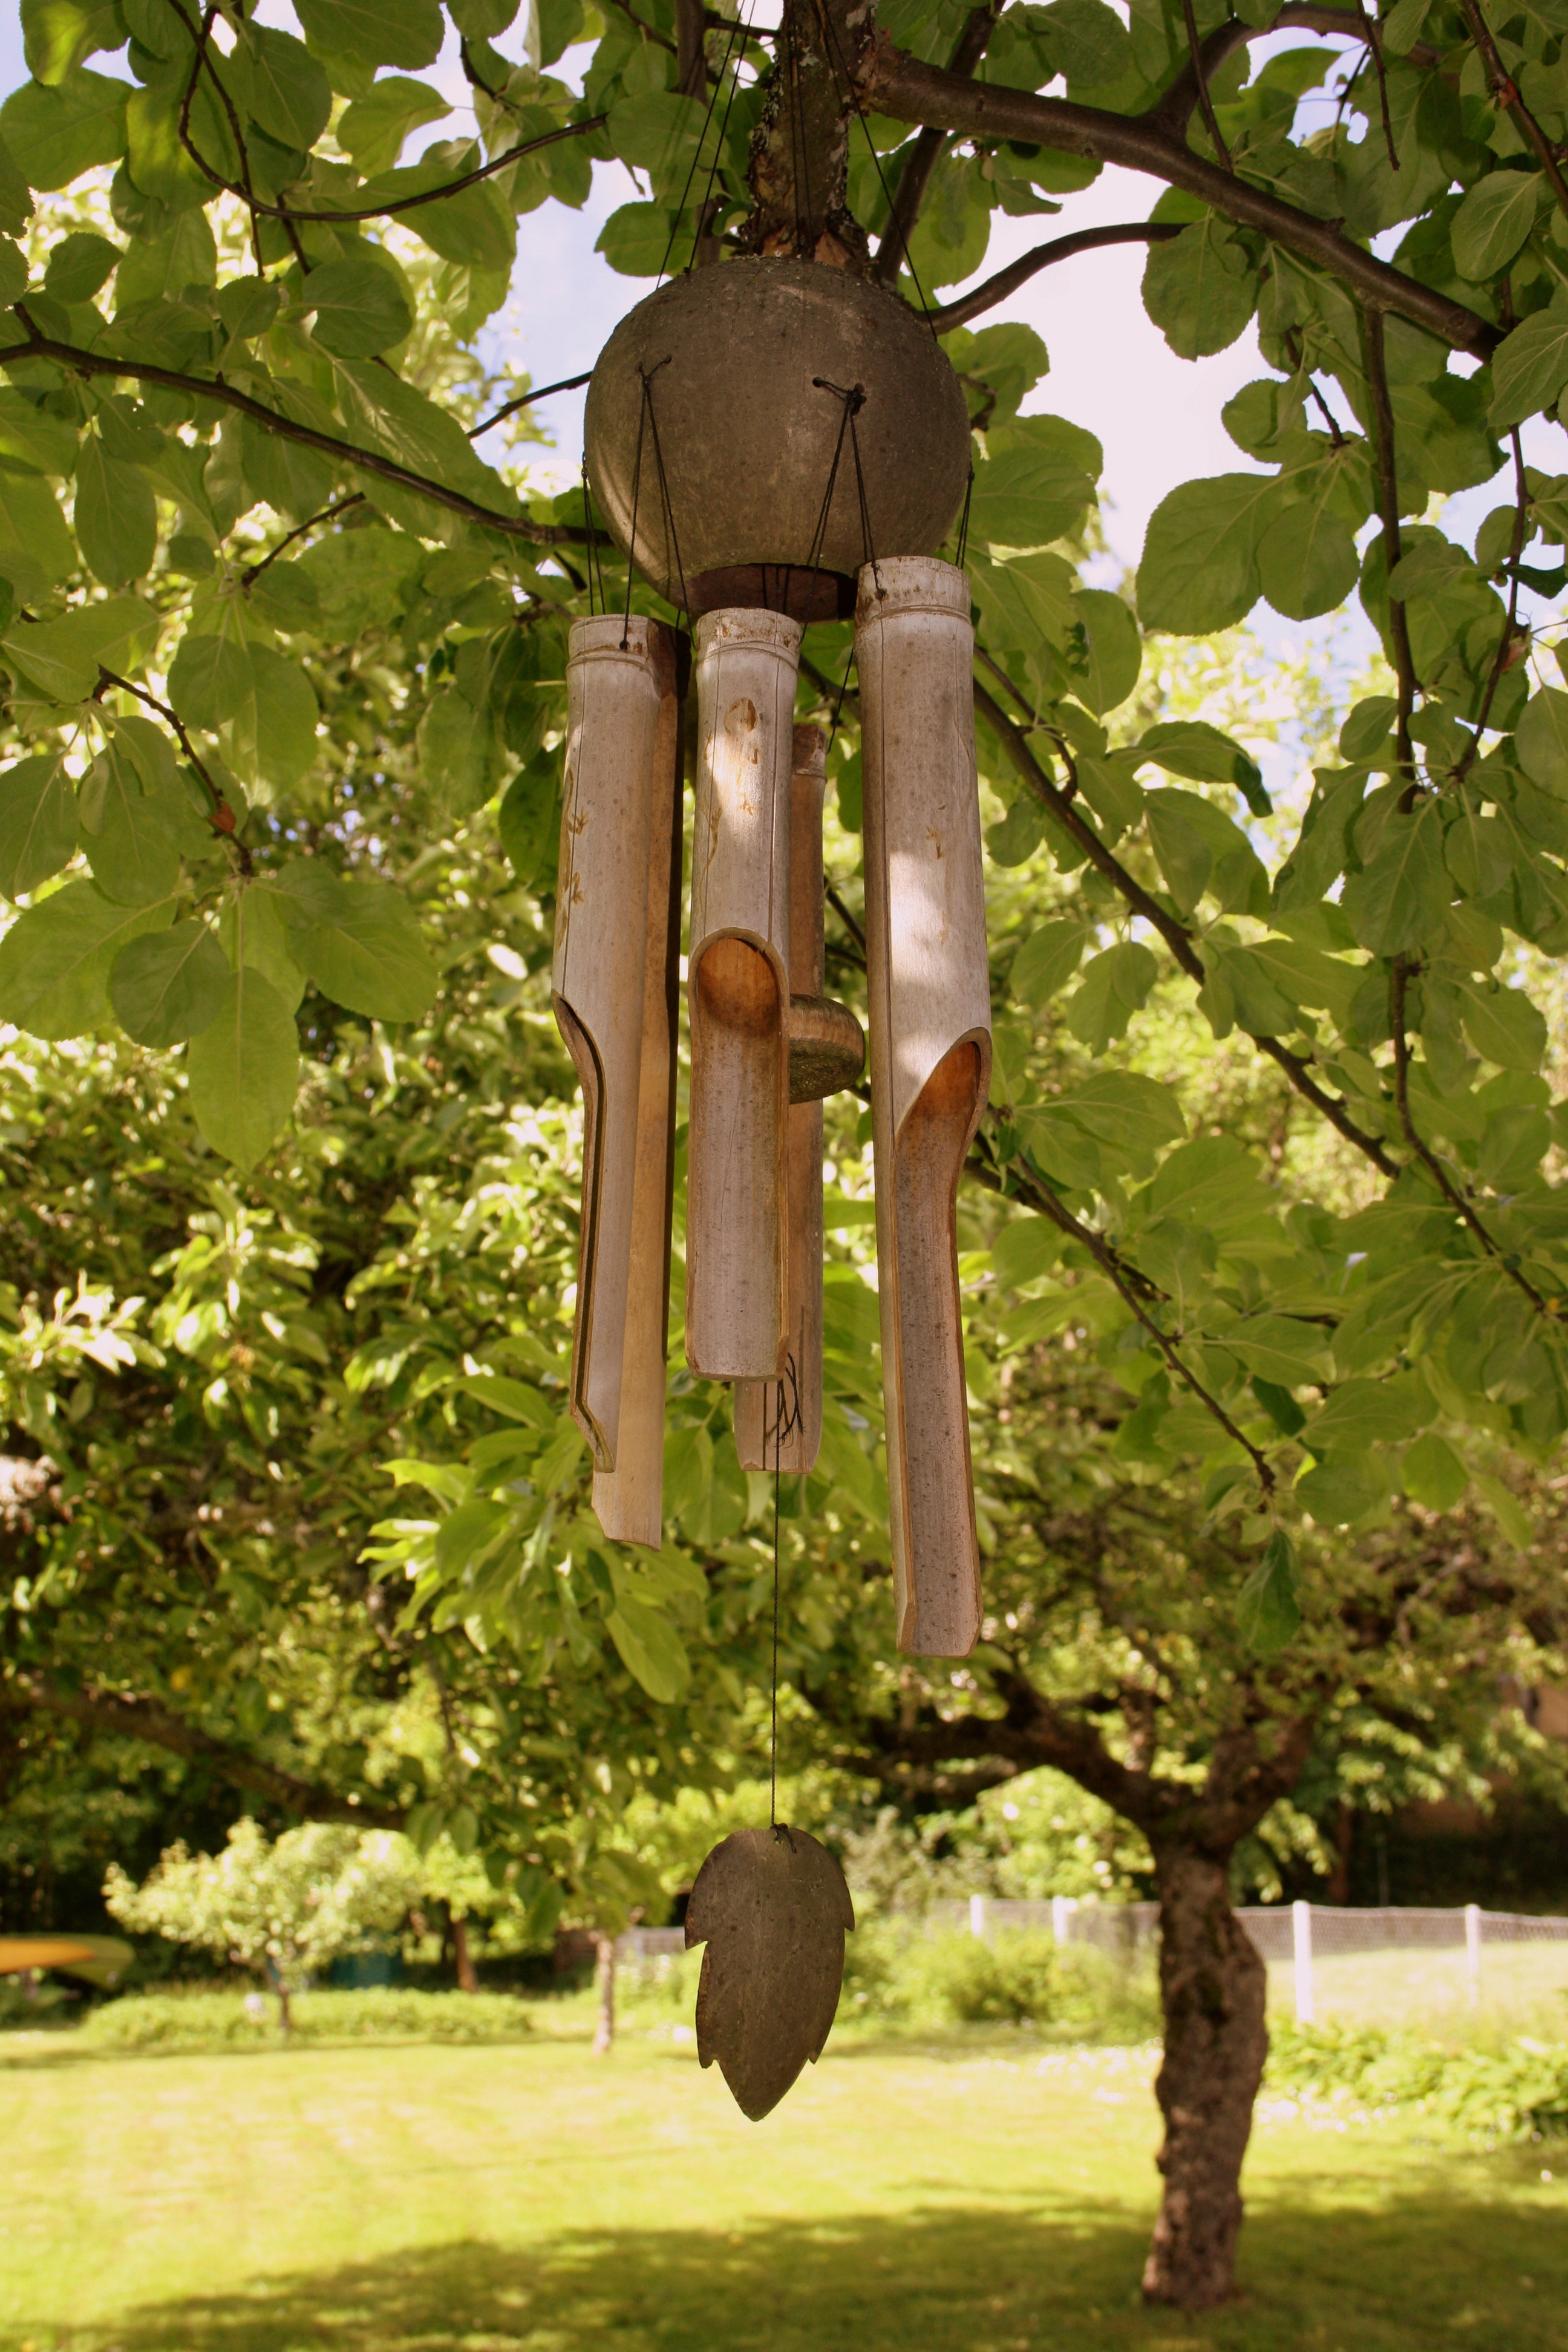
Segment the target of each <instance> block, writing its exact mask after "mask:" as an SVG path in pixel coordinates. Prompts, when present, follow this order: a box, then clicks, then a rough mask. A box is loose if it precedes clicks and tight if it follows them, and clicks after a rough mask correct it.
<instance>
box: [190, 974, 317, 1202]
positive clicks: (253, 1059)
mask: <svg viewBox="0 0 1568 2352" xmlns="http://www.w3.org/2000/svg"><path fill="white" fill-rule="evenodd" d="M185 1071H186V1081H187V1087H188V1092H189V1098H190V1106H191V1115H192V1117H193V1118H195V1122H196V1125H197V1126H198V1127H199V1128H200V1129H201V1131H202V1133H203V1135H204V1136H205V1138H206V1139H207V1141H208V1142H209V1143H210V1144H211V1145H212V1148H213V1150H215V1151H219V1152H221V1153H222V1154H223V1157H224V1158H225V1159H226V1160H232V1161H233V1162H234V1164H235V1166H236V1167H237V1168H238V1169H240V1170H242V1171H247V1172H248V1171H249V1170H250V1169H252V1168H254V1167H255V1165H256V1163H257V1161H258V1160H259V1159H260V1158H261V1157H262V1154H263V1153H264V1152H266V1151H267V1150H269V1149H270V1147H271V1145H272V1144H273V1143H274V1141H275V1140H276V1139H277V1138H278V1136H279V1134H281V1132H282V1130H283V1127H284V1124H285V1122H286V1121H287V1119H288V1117H289V1112H290V1111H291V1110H292V1109H293V1108H294V1097H295V1094H296V1092H297V1091H298V1089H299V1084H300V1041H299V1037H298V1035H297V1034H296V1032H295V1028H294V1016H293V1014H292V1013H290V1012H289V1008H288V1006H287V1005H286V1004H285V1003H284V1002H283V1000H282V998H281V997H280V996H279V993H278V992H277V990H276V989H275V988H273V987H271V986H270V985H269V984H268V982H266V981H265V980H263V979H262V977H261V975H260V973H259V972H257V971H249V970H242V971H234V972H230V973H229V975H228V977H227V979H226V981H225V982H224V984H223V988H222V990H221V992H220V993H219V998H218V1004H217V1009H216V1013H214V1014H213V1015H212V1017H211V1019H210V1020H209V1021H208V1022H207V1024H206V1025H205V1028H204V1029H203V1030H202V1032H201V1034H200V1035H199V1036H197V1037H195V1038H193V1040H192V1042H191V1045H190V1048H189V1051H188V1053H187V1055H186V1061H185Z"/></svg>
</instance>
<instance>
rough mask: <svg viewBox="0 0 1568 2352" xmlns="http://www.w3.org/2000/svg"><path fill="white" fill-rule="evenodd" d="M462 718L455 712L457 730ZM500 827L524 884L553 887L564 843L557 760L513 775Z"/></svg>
mask: <svg viewBox="0 0 1568 2352" xmlns="http://www.w3.org/2000/svg"><path fill="white" fill-rule="evenodd" d="M464 707H465V708H467V706H466V705H465V706H464ZM457 725H458V712H456V711H453V712H451V713H450V714H449V715H448V718H447V726H448V727H449V728H450V729H452V730H455V729H456V727H457ZM447 740H448V742H450V740H451V739H450V736H448V739H447ZM498 829H499V831H500V844H501V847H502V848H503V849H504V850H505V852H506V854H507V856H508V857H509V858H510V860H511V866H512V871H513V873H514V874H515V875H516V876H517V878H518V880H519V881H520V882H521V884H522V885H523V887H524V888H525V889H532V890H539V889H548V888H551V887H553V877H554V874H555V870H556V859H557V856H558V854H559V851H560V844H561V780H560V773H559V763H558V762H557V761H555V760H542V759H541V760H531V761H529V763H528V765H527V767H526V768H523V769H522V770H521V771H520V772H519V773H518V774H517V775H516V776H514V777H513V779H512V781H511V783H510V786H509V787H508V790H507V795H506V798H505V799H504V800H503V801H502V803H501V804H500V818H499V821H498Z"/></svg>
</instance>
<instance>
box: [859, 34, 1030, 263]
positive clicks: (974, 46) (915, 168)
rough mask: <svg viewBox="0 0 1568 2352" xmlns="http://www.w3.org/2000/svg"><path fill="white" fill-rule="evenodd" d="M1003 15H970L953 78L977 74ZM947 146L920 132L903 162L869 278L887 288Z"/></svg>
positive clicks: (942, 136) (939, 135) (937, 135)
mask: <svg viewBox="0 0 1568 2352" xmlns="http://www.w3.org/2000/svg"><path fill="white" fill-rule="evenodd" d="M1000 9H1001V0H984V5H982V6H980V7H978V8H973V9H971V11H970V14H969V21H968V23H967V24H966V25H965V26H964V28H963V32H962V33H961V34H960V35H959V37H958V47H957V48H956V49H955V50H954V51H953V54H952V64H951V65H950V66H949V68H948V71H949V72H950V73H955V74H973V72H974V70H975V68H976V67H977V66H978V65H979V63H980V60H981V58H983V57H984V55H985V47H986V43H987V42H988V41H989V40H990V38H991V33H992V28H993V27H994V25H995V22H996V18H997V16H998V15H999V13H1000ZM946 145H947V133H946V131H924V130H922V131H917V132H916V134H915V138H914V141H913V143H912V144H911V146H910V152H909V153H908V155H907V156H906V157H905V159H904V167H903V170H902V171H901V172H900V173H899V184H898V186H897V187H896V188H895V189H894V191H893V195H892V201H891V203H890V205H889V210H888V225H887V226H886V228H885V229H884V230H883V231H882V234H881V236H880V237H879V239H878V241H877V258H876V261H875V263H874V264H873V265H872V271H871V274H872V276H873V277H874V278H877V279H878V280H879V283H880V284H882V285H883V286H896V285H897V284H898V282H899V272H900V269H901V268H903V266H904V264H905V262H906V261H907V260H908V259H909V252H910V236H911V235H912V233H913V230H914V226H915V223H916V222H917V221H918V220H919V218H920V215H921V205H923V204H924V202H925V197H926V190H927V189H928V188H929V187H930V185H931V173H933V172H934V171H935V169H936V167H937V164H938V163H940V162H941V160H942V150H943V148H944V147H945V146H946ZM995 299H997V301H1000V300H1001V299H1002V297H1001V295H997V297H996V298H995Z"/></svg>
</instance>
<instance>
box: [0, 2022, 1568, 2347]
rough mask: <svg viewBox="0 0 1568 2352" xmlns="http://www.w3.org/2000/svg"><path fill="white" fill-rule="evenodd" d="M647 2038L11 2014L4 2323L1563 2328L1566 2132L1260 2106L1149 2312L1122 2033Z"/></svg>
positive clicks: (832, 2329) (6, 2337) (1133, 2082)
mask: <svg viewBox="0 0 1568 2352" xmlns="http://www.w3.org/2000/svg"><path fill="white" fill-rule="evenodd" d="M664 2032H665V2038H664V2039H662V2040H653V2039H650V2038H648V2037H647V2036H646V2035H645V2036H643V2037H641V2038H637V2039H631V2040H627V2041H625V2042H622V2043H621V2044H620V2045H619V2046H618V2047H617V2049H616V2052H615V2054H614V2055H613V2056H612V2057H611V2058H610V2059H608V2060H595V2059H594V2058H593V2057H592V2056H591V2055H590V2054H589V2053H588V2051H587V2049H586V2048H585V2047H584V2045H583V2043H582V2042H578V2041H575V2040H562V2039H555V2040H552V2039H549V2038H547V2037H545V2036H543V2035H542V2036H540V2037H539V2039H538V2040H537V2041H535V2042H529V2043H523V2044H515V2045H510V2046H508V2047H505V2048H497V2049H461V2048H458V2049H453V2048H437V2047H431V2046H415V2047H409V2046H403V2047H384V2048H365V2047H358V2048H352V2049H351V2048H335V2049H334V2048H325V2049H323V2048H313V2049H305V2050H300V2051H296V2052H293V2053H285V2052H268V2053H257V2054H252V2053H237V2054H233V2055H227V2056H222V2057H206V2058H194V2057H170V2058H155V2057H149V2058H103V2059H98V2058H88V2057H85V2056H74V2055H71V2054H69V2053H68V2049H67V2048H66V2047H65V2046H64V2044H63V2042H62V2041H61V2040H59V2039H52V2038H48V2037H38V2038H37V2040H33V2039H31V2038H29V2039H28V2040H27V2041H26V2042H24V2041H22V2040H21V2039H20V2038H19V2037H8V2039H7V2041H6V2042H5V2043H3V2044H0V2052H4V2053H5V2063H0V2147H4V2150H5V2161H4V2169H3V2173H0V2178H3V2179H4V2181H5V2190H4V2196H3V2198H0V2347H4V2352H25V2347H32V2352H307V2347H308V2352H319V2347H320V2352H324V2347H342V2352H503V2347H506V2352H511V2347H518V2352H523V2347H526V2352H713V2348H714V2347H717V2352H731V2347H733V2352H740V2347H757V2352H960V2347H962V2352H1013V2347H1020V2352H1021V2347H1050V2352H1102V2347H1103V2352H1121V2348H1122V2347H1134V2346H1135V2347H1140V2352H1283V2347H1291V2352H1295V2347H1302V2352H1308V2348H1309V2347H1310V2352H1319V2347H1321V2352H1417V2347H1427V2346H1433V2345H1438V2346H1441V2345H1447V2344H1450V2343H1451V2344H1453V2345H1455V2346H1456V2347H1459V2346H1466V2345H1468V2346H1471V2347H1477V2352H1483V2347H1484V2352H1505V2347H1506V2352H1562V2347H1563V2345H1564V2344H1565V2343H1568V2229H1565V2227H1564V2223H1565V2221H1568V2148H1564V2149H1562V2150H1554V2149H1553V2147H1552V2146H1551V2145H1550V2144H1548V2145H1547V2146H1546V2147H1536V2148H1531V2149H1508V2150H1504V2151H1502V2152H1500V2153H1498V2154H1495V2155H1489V2156H1482V2155H1466V2154H1463V2153H1460V2152H1457V2151H1455V2150H1454V2149H1452V2148H1445V2147H1438V2146H1436V2145H1434V2144H1431V2143H1429V2142H1428V2141H1426V2140H1425V2139H1424V2138H1423V2137H1422V2136H1421V2135H1420V2133H1419V2132H1418V2130H1417V2129H1416V2128H1415V2126H1407V2125H1405V2124H1404V2123H1394V2124H1382V2125H1357V2124H1354V2123H1351V2124H1349V2125H1346V2126H1342V2127H1338V2128H1331V2127H1325V2126H1323V2125H1322V2124H1319V2125H1317V2126H1310V2125H1308V2124H1307V2123H1305V2122H1303V2121H1301V2120H1300V2118H1298V2117H1295V2116H1292V2115H1290V2114H1289V2113H1288V2112H1279V2113H1276V2114H1274V2115H1272V2116H1268V2115H1266V2116H1265V2117H1264V2119H1263V2120H1262V2122H1261V2124H1260V2126H1259V2129H1258V2133H1257V2136H1256V2137H1255V2138H1254V2142H1253V2152H1252V2156H1251V2158H1250V2161H1249V2165H1248V2182H1247V2200H1248V2210H1249V2218H1248V2221H1247V2229H1246V2231H1245V2234H1244V2237H1243V2255H1242V2263H1241V2278H1242V2289H1243V2292H1242V2295H1241V2297H1240V2299H1239V2301H1238V2302H1237V2304H1236V2305H1234V2306H1232V2307H1230V2308H1227V2309H1226V2311H1225V2312H1223V2313H1221V2314H1215V2315H1205V2316H1202V2317H1195V2318H1188V2317H1184V2316H1183V2315H1172V2314H1160V2313H1145V2312H1144V2311H1142V2309H1141V2308H1140V2306H1139V2304H1138V2299H1137V2282H1138V2274H1139V2269H1140V2265H1141V2263H1142V2254H1143V2244H1144V2240H1145V2236H1146V2233H1147V2231H1148V2227H1149V2223H1150V2221H1151V2219H1152V2214H1153V2210H1154V2202H1155V2189H1156V2181H1155V2176H1154V2171H1153V2166H1152V2154H1153V2148H1154V2145H1155V2138H1156V2129H1155V2116H1154V2111H1153V2107H1152V2100H1151V2098H1150V2095H1149V2077H1150V2067H1151V2061H1150V2059H1149V2057H1148V2056H1147V2054H1146V2053H1126V2052H1117V2051H1107V2052H1099V2053H1089V2054H1088V2055H1083V2056H1079V2055H1074V2054H1071V2053H1047V2054H1046V2055H1045V2056H1044V2057H1043V2059H1042V2057H1041V2055H1040V2053H1038V2052H1037V2050H1036V2049H1032V2048H1031V2047H1030V2046H1029V2044H1028V2043H1027V2042H1024V2041H1020V2040H1015V2039H1009V2040H1005V2041H997V2040H993V2041H991V2042H984V2041H971V2042H954V2043H952V2045H949V2046H946V2047H943V2046H941V2045H938V2044H934V2043H932V2044H910V2043H902V2044H900V2043H889V2042H861V2043H859V2044H858V2045H857V2044H856V2042H854V2041H853V2040H852V2039H849V2038H847V2039H846V2040H845V2041H844V2042H843V2043H842V2044H841V2045H840V2046H839V2047H838V2048H837V2049H834V2048H833V2046H832V2045H830V2047H829V2054H828V2055H827V2056H826V2057H825V2059H824V2060H823V2062H822V2063H821V2065H820V2066H818V2067H816V2069H815V2070H813V2069H808V2070H807V2073H806V2075H805V2079H804V2080H803V2081H802V2082H801V2083H800V2084H797V2085H796V2087H795V2091H794V2092H793V2093H792V2095H791V2096H790V2097H789V2099H788V2100H786V2102H785V2103H784V2105H783V2106H782V2107H781V2108H779V2109H778V2110H776V2111H775V2113H774V2114H773V2116H771V2117H770V2118H769V2119H768V2120H767V2121H766V2122H765V2123H763V2124H761V2125H753V2124H749V2123H747V2122H746V2121H745V2120H744V2119H743V2117H742V2116H741V2115H740V2114H739V2113H738V2111H737V2110H736V2108H735V2107H734V2106H733V2105H732V2104H731V2100H730V2097H729V2095H728V2093H727V2092H726V2090H725V2088H724V2085H723V2084H722V2082H721V2079H720V2077H719V2074H718V2073H717V2070H714V2071H712V2072H710V2073H708V2074H703V2073H702V2072H700V2069H699V2068H698V2066H697V2063H696V2060H695V2057H694V2055H693V2053H692V2050H691V2047H690V2045H689V2043H677V2042H673V2041H671V2040H670V2039H668V2032H669V2029H668V2026H667V2027H666V2028H665V2029H664ZM1554 2155H1555V2157H1556V2163H1555V2166H1553V2157H1554ZM1545 2168H1553V2169H1555V2170H1556V2172H1557V2174H1558V2178H1557V2179H1556V2180H1550V2179H1545V2178H1544V2177H1543V2171H1544V2169H1545Z"/></svg>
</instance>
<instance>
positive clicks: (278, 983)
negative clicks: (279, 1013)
mask: <svg viewBox="0 0 1568 2352" xmlns="http://www.w3.org/2000/svg"><path fill="white" fill-rule="evenodd" d="M218 937H219V939H220V940H222V942H223V950H224V953H225V955H226V957H227V958H228V961H229V962H230V963H231V964H232V965H233V967H234V969H235V971H238V970H239V968H240V966H241V965H242V964H244V965H247V967H248V968H249V969H250V970H251V971H258V972H259V973H260V974H261V977H262V979H263V980H265V981H268V982H270V983H271V985H272V987H274V988H275V989H276V990H277V992H278V993H279V996H280V997H281V998H282V1000H283V1002H284V1003H285V1004H286V1005H287V1006H288V1008H289V1012H290V1013H294V1012H297V1011H298V1009H299V1004H300V998H301V997H302V996H303V995H304V993H305V975H304V973H303V972H302V971H300V966H299V964H298V963H297V962H296V961H295V958H294V950H293V948H292V946H291V945H290V943H289V927H288V925H287V924H286V923H285V921H284V919H283V917H282V916H281V914H280V913H279V899H278V893H277V891H276V890H275V889H273V888H272V887H271V885H270V884H268V883H265V882H255V881H246V880H244V879H243V878H242V879H241V881H240V882H239V884H238V885H237V887H236V889H235V892H234V895H233V897H232V898H228V899H226V901H225V904H224V908H223V911H222V913H221V914H220V915H219V917H218Z"/></svg>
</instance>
